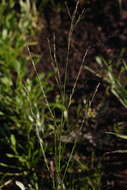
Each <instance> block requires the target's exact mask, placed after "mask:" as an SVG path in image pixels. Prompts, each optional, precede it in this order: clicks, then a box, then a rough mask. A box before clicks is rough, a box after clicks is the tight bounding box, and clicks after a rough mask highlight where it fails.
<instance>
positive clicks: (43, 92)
mask: <svg viewBox="0 0 127 190" xmlns="http://www.w3.org/2000/svg"><path fill="white" fill-rule="evenodd" d="M27 49H28V52H29V55H30V58H31V62H32V65H33V68H34V70H35V72H36V75H37V78H38V81H39V84H40V88H41V91H42V94H43V96H44V99H45V102H46V105H47V107H48V109H49V112H50V114H51V117H52V118H53V119H54V118H55V116H54V114H53V112H52V110H51V108H50V105H49V102H48V99H47V97H46V94H45V91H44V88H43V86H42V84H41V80H40V77H39V75H38V72H37V69H36V66H35V63H34V61H33V59H32V55H31V52H30V49H29V47H27Z"/></svg>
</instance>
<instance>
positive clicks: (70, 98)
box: [68, 49, 88, 108]
mask: <svg viewBox="0 0 127 190" xmlns="http://www.w3.org/2000/svg"><path fill="white" fill-rule="evenodd" d="M87 53H88V49H87V51H86V52H85V55H84V56H83V59H82V63H81V65H80V68H79V71H78V74H77V77H76V79H75V83H74V86H73V89H72V92H71V94H70V97H69V103H68V108H69V107H70V105H71V100H72V97H73V95H74V92H75V88H76V86H77V82H78V79H79V76H80V74H81V71H82V69H83V65H84V62H85V58H86V56H87Z"/></svg>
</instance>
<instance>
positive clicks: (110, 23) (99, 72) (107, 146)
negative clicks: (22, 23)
mask: <svg viewBox="0 0 127 190" xmlns="http://www.w3.org/2000/svg"><path fill="white" fill-rule="evenodd" d="M74 8H75V4H72V5H71V7H69V9H70V14H72V12H73V10H74ZM84 8H85V12H84V14H83V15H82V16H81V20H80V22H79V23H78V25H77V27H76V28H75V29H74V31H73V35H72V36H71V48H70V53H69V65H68V76H69V77H68V78H67V92H68V93H69V92H70V89H72V88H73V85H74V81H75V76H77V73H78V71H79V67H80V65H81V63H82V59H83V56H84V54H85V52H86V51H88V53H87V56H86V58H85V62H84V65H85V66H88V67H90V68H92V69H93V70H94V73H91V72H89V71H87V70H85V69H83V70H82V72H81V75H80V78H79V80H78V83H77V88H76V91H75V94H74V99H75V101H76V102H77V104H76V105H75V106H77V105H78V104H83V101H84V98H86V99H88V100H89V98H91V97H92V95H93V94H94V92H95V89H96V87H97V85H98V84H99V88H98V90H97V93H96V97H95V98H94V101H93V103H92V109H93V110H94V111H95V113H96V116H95V117H94V118H90V119H88V122H87V124H86V125H87V127H88V130H87V132H86V131H85V133H86V134H88V133H90V135H91V137H90V139H91V140H88V143H86V144H84V143H83V142H82V143H81V142H80V143H79V144H78V146H77V150H79V152H80V150H82V147H83V146H85V150H86V147H87V150H88V152H87V154H88V153H89V152H91V151H95V152H96V155H97V157H98V159H100V160H102V157H103V160H102V161H101V162H102V170H103V177H102V189H103V190H104V189H105V190H108V189H122V190H123V189H126V187H127V161H126V156H127V154H126V153H113V152H112V151H116V150H119V149H126V148H127V145H126V141H125V140H121V139H118V138H115V137H113V135H109V134H106V133H105V132H108V131H114V128H113V126H115V124H117V125H119V126H120V131H121V132H123V133H124V134H126V133H127V132H126V127H127V110H126V109H125V108H124V107H123V106H122V105H121V104H120V102H119V101H118V99H117V98H116V97H115V96H114V95H113V94H112V93H111V91H110V90H109V93H108V92H107V89H108V87H109V85H108V83H107V81H106V80H105V79H104V76H105V72H104V69H103V68H100V66H99V65H98V64H97V62H96V57H97V56H99V57H103V58H105V59H106V60H112V64H113V66H114V68H115V67H116V68H117V63H118V59H119V58H121V57H120V53H121V50H124V54H123V56H122V58H121V59H124V60H125V61H126V60H127V51H126V50H127V2H126V0H123V1H122V8H121V9H120V7H119V3H118V0H112V1H111V0H106V1H105V2H104V1H102V0H91V1H86V2H85V3H84V2H83V1H82V3H81V4H80V5H79V7H78V14H76V17H77V18H78V15H79V14H80V13H81V12H82V10H83V9H84ZM41 18H42V19H41V24H42V31H41V33H40V35H39V48H38V49H37V50H36V51H39V53H41V60H40V63H39V65H38V67H37V69H38V71H44V72H48V71H52V70H53V68H52V66H51V57H50V53H49V44H48V41H47V39H49V41H50V44H51V48H52V50H53V47H54V44H55V48H56V50H55V54H56V57H57V61H58V63H59V69H60V75H61V79H63V77H64V72H65V64H66V61H67V59H66V57H67V44H68V41H67V39H68V31H69V28H70V23H71V20H70V17H69V15H68V11H67V9H64V10H62V11H60V12H59V11H57V10H53V9H51V8H50V7H46V9H45V11H44V12H43V13H42V14H41ZM83 68H84V67H83ZM119 70H120V68H117V72H119ZM123 82H124V83H125V85H126V84H127V80H126V76H124V81H123ZM53 93H55V94H57V93H58V89H57V86H56V91H55V92H53ZM71 114H72V115H73V116H74V113H73V111H72V113H71ZM81 135H84V131H82V134H81ZM84 139H85V138H84ZM84 141H85V140H84ZM69 143H70V144H71V143H72V142H69ZM83 154H86V153H84V152H83ZM80 156H81V155H80ZM82 156H83V155H82Z"/></svg>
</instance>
